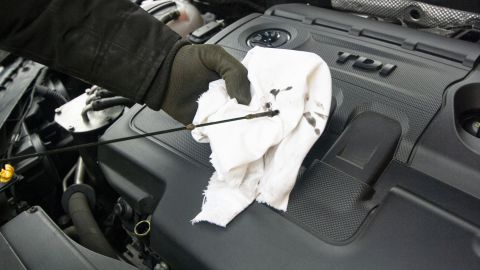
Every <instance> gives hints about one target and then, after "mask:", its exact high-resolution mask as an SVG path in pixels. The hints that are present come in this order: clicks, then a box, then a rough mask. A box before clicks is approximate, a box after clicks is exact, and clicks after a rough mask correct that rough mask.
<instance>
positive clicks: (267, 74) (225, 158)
mask: <svg viewBox="0 0 480 270" xmlns="http://www.w3.org/2000/svg"><path fill="white" fill-rule="evenodd" d="M242 63H243V64H244V65H245V67H246V68H247V70H248V79H249V80H250V83H251V93H252V101H251V103H250V105H248V106H246V105H241V104H238V103H237V101H236V100H235V99H232V98H230V97H229V96H228V94H227V91H226V88H225V82H224V81H223V80H217V81H213V82H211V83H210V85H209V89H208V91H207V92H205V93H204V94H203V95H202V96H201V97H200V98H199V100H198V110H197V113H196V115H195V118H194V120H193V123H194V124H200V123H205V122H210V121H218V120H222V119H228V118H233V117H239V116H244V115H246V114H250V113H258V112H264V111H266V110H279V111H280V114H279V115H278V116H274V117H271V118H269V117H264V118H257V119H252V120H241V121H236V122H231V123H226V124H221V125H213V126H207V127H203V128H198V129H195V130H193V131H192V135H193V137H194V139H195V140H197V141H198V142H203V143H208V142H209V143H210V147H211V149H212V154H211V156H210V161H211V163H212V165H213V167H214V168H215V172H214V173H213V175H212V177H211V178H210V181H209V183H208V187H207V188H206V190H205V191H204V201H203V205H202V210H201V212H200V213H199V214H198V215H197V216H196V217H195V218H194V219H193V220H192V222H193V223H196V222H200V221H207V222H210V223H213V224H217V225H219V226H222V227H225V226H226V225H227V224H228V223H229V222H230V221H231V220H232V219H233V218H234V217H235V216H236V215H237V214H239V213H240V212H241V211H243V210H244V209H245V208H246V207H247V206H249V205H250V204H251V203H252V202H253V201H254V200H257V201H258V202H260V203H266V204H268V205H270V206H271V207H274V208H276V209H279V210H283V211H286V210H287V205H288V198H289V195H290V192H291V190H292V188H293V186H294V184H295V181H296V178H297V174H298V170H299V168H300V166H301V163H302V161H303V159H304V158H305V155H306V154H307V153H308V151H309V150H310V148H311V147H312V145H313V144H314V143H315V141H316V140H317V139H318V137H319V136H320V135H321V134H322V132H323V130H324V128H325V125H326V123H327V119H328V114H329V111H330V104H331V98H332V91H331V77H330V70H329V68H328V66H327V64H326V63H325V62H324V61H323V60H322V59H321V58H320V57H319V56H318V55H316V54H313V53H308V52H300V51H293V50H285V49H268V48H260V47H255V48H253V49H251V50H250V51H249V52H248V54H247V55H246V56H245V58H244V59H243V62H242Z"/></svg>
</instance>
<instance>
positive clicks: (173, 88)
mask: <svg viewBox="0 0 480 270" xmlns="http://www.w3.org/2000/svg"><path fill="white" fill-rule="evenodd" d="M219 78H223V79H224V80H225V83H226V86H227V91H228V94H229V95H230V97H232V98H236V99H237V101H238V103H241V104H245V105H248V104H249V103H250V100H251V96H250V83H249V81H248V78H247V69H246V68H245V67H244V66H243V65H242V64H241V63H240V62H239V61H237V60H236V59H235V58H234V57H233V56H231V55H230V54H229V53H227V52H226V51H225V50H224V49H223V48H222V47H220V46H218V45H208V44H206V45H186V46H183V47H182V48H180V49H179V50H178V52H177V54H176V55H175V58H174V60H173V65H172V69H171V71H170V78H169V82H168V86H167V88H166V93H165V94H164V100H163V102H162V105H161V107H162V109H163V110H164V111H166V112H167V113H168V114H169V115H171V116H172V117H173V118H175V119H176V120H178V121H180V122H182V123H184V124H187V123H191V121H192V119H193V117H194V116H195V112H196V111H197V100H198V98H199V96H200V95H201V94H202V93H204V92H205V91H207V89H208V84H209V83H210V82H211V81H214V80H217V79H219Z"/></svg>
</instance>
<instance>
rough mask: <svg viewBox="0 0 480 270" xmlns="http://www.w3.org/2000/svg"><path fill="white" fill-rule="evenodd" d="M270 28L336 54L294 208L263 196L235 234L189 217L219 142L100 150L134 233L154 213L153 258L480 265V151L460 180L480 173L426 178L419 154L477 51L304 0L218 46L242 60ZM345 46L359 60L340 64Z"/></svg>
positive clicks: (115, 130) (269, 265)
mask: <svg viewBox="0 0 480 270" xmlns="http://www.w3.org/2000/svg"><path fill="white" fill-rule="evenodd" d="M272 30H282V31H285V32H286V33H288V34H289V35H290V39H289V40H288V41H287V42H285V43H284V44H282V45H279V48H287V49H296V50H304V51H309V52H314V53H317V54H318V55H320V56H321V57H322V58H323V59H324V60H325V61H326V62H327V63H328V64H329V66H330V69H331V73H332V77H333V78H332V79H333V80H332V82H333V96H334V104H336V106H335V110H334V111H333V113H332V114H331V117H330V119H329V124H328V127H327V129H326V131H325V133H324V134H323V135H322V137H321V138H320V139H319V140H318V142H317V143H316V144H315V146H314V147H313V148H312V149H311V151H310V153H309V154H308V156H307V157H306V159H305V161H304V164H303V168H304V169H303V170H302V171H301V172H300V175H299V180H298V183H297V185H296V186H295V189H294V191H293V193H292V196H291V200H290V204H289V209H288V211H287V212H286V213H278V212H276V211H272V210H271V209H270V208H268V207H267V206H265V205H261V204H253V205H251V206H250V207H249V208H248V209H247V210H246V211H244V212H243V213H242V214H241V215H239V216H238V217H237V218H236V219H235V220H234V221H233V222H232V223H231V224H229V226H228V227H227V229H226V230H225V229H222V228H218V227H215V226H213V225H211V224H204V223H202V224H197V225H194V226H192V225H191V223H190V220H191V219H192V218H193V217H194V216H195V215H196V214H197V213H198V211H200V208H201V202H202V191H203V189H204V188H205V186H206V185H207V182H208V179H209V178H210V176H211V173H212V171H213V169H212V167H211V165H210V162H209V155H210V150H209V146H208V145H205V144H198V143H196V142H194V141H193V139H192V138H191V135H190V134H189V133H188V132H179V133H175V134H166V135H162V136H155V137H153V138H145V139H139V140H136V141H131V142H121V143H118V144H112V145H108V146H103V147H100V148H99V163H100V166H101V168H102V171H103V172H104V174H105V176H106V179H107V181H108V182H109V183H110V185H111V186H112V187H113V188H114V189H115V190H116V191H117V192H118V193H119V194H120V196H121V199H120V200H121V201H122V202H123V204H122V205H121V206H118V208H119V210H118V211H117V212H118V213H121V215H118V216H119V217H120V216H121V217H122V222H123V224H124V227H125V228H126V229H127V230H128V231H130V232H133V227H134V224H136V223H137V222H138V221H139V220H149V221H150V226H151V231H150V233H149V234H148V235H146V236H144V237H143V238H142V243H143V244H145V248H143V250H144V251H145V252H146V254H148V256H150V257H152V258H154V259H157V260H158V261H159V262H160V261H162V262H163V263H167V264H168V265H170V266H171V267H172V268H176V269H190V268H195V269H331V268H335V269H353V268H362V269H363V268H365V269H371V268H372V269H406V268H409V269H452V268H461V269H476V268H478V267H479V266H480V260H479V257H478V252H477V251H476V250H478V248H477V246H478V245H476V244H475V245H473V246H472V243H478V233H479V232H480V216H479V215H478V212H479V211H480V192H478V189H476V188H472V186H473V187H475V186H478V179H480V177H479V176H480V171H479V169H478V168H480V166H477V167H475V166H474V164H475V162H478V160H479V159H480V155H479V154H474V153H472V154H471V156H470V157H471V158H473V159H474V160H475V161H472V162H471V163H468V162H467V163H464V164H466V167H463V168H462V169H459V168H456V169H455V168H450V169H451V170H452V172H454V173H456V174H457V178H462V179H470V178H468V177H477V181H474V180H472V179H471V181H465V182H462V181H460V180H458V179H455V178H450V179H449V180H448V179H447V180H445V179H438V176H435V177H431V176H427V175H426V174H425V173H426V171H424V170H423V169H422V170H420V171H418V170H415V169H413V168H412V167H411V160H412V159H413V160H415V157H416V153H417V151H420V150H422V148H423V147H424V146H426V144H425V143H421V144H419V143H418V141H419V140H421V138H422V134H428V133H429V130H430V129H429V124H430V122H431V121H432V120H436V114H437V112H438V111H439V110H440V111H443V110H444V109H445V108H444V106H446V105H445V104H444V103H443V98H444V93H450V91H455V88H452V85H453V84H454V83H455V82H457V84H460V85H461V84H462V80H463V78H465V77H466V76H467V75H468V74H469V73H471V72H472V70H473V69H474V68H475V66H476V62H477V60H478V59H479V57H480V48H479V47H478V46H476V45H474V44H471V43H467V42H463V41H459V40H453V39H447V38H444V37H441V36H437V35H433V34H428V33H421V32H418V31H415V30H412V29H408V28H402V27H400V26H397V25H393V24H387V23H381V22H377V21H371V20H368V19H363V18H360V17H358V16H354V15H349V14H346V13H341V12H335V11H330V10H325V9H320V8H315V7H312V6H306V5H298V4H291V5H279V6H275V7H272V8H270V9H269V10H267V11H266V13H265V14H263V15H261V14H252V15H249V16H247V17H245V18H243V19H241V20H239V21H238V22H236V23H234V24H232V25H230V26H228V27H227V28H225V29H224V30H223V31H222V32H220V33H219V34H217V35H216V36H214V37H213V38H212V39H211V40H210V41H209V43H216V44H219V45H221V46H223V47H224V48H225V49H226V50H227V51H228V52H230V53H231V54H232V55H234V56H236V57H237V58H239V59H241V58H242V57H243V56H244V55H245V53H246V51H248V50H249V48H250V47H249V45H248V39H249V37H252V35H254V34H255V33H257V32H259V31H272ZM345 53H349V54H350V55H352V56H355V57H354V58H348V59H346V60H345V61H338V59H339V57H343V56H346V54H345ZM384 69H388V70H389V72H387V73H385V74H382V73H381V72H380V71H381V70H384ZM474 79H475V80H477V81H480V77H474ZM447 104H448V103H447ZM472 104H473V103H472ZM472 106H473V105H472ZM454 118H455V117H454ZM449 121H450V120H449ZM453 123H455V122H454V121H453ZM178 125H179V123H178V122H176V121H175V120H173V119H172V118H170V117H169V116H168V115H167V114H166V113H164V112H161V111H160V112H155V111H152V110H149V109H148V108H145V107H142V106H135V107H132V109H131V110H129V111H128V112H126V113H125V114H124V115H123V116H122V117H121V118H120V119H119V120H118V121H117V122H116V123H115V124H114V125H113V126H112V127H111V128H110V129H109V130H108V131H107V132H106V133H105V135H104V136H103V137H102V139H104V140H108V139H113V138H118V137H122V136H129V135H135V134H142V133H146V132H151V131H155V130H161V129H167V128H173V127H177V126H178ZM443 125H444V126H448V128H452V132H456V131H457V129H456V128H455V126H453V127H450V126H449V125H446V124H445V122H443ZM460 128H461V127H460ZM432 132H434V131H432ZM442 132H444V131H443V130H442ZM442 134H443V133H442ZM442 134H438V133H437V137H438V138H439V139H440V140H441V139H442ZM468 135H469V136H471V135H470V134H468ZM471 137H472V138H471V139H472V140H473V139H474V137H473V136H471ZM451 138H456V136H451ZM475 139H478V138H475ZM443 140H445V139H444V138H443ZM429 147H432V146H429ZM451 147H453V148H454V149H453V150H452V151H451V152H450V153H455V154H454V155H456V156H455V157H453V156H452V157H448V155H447V154H445V153H444V154H443V155H442V157H439V159H447V157H448V158H460V157H461V156H463V155H464V154H463V152H465V151H467V150H466V148H465V145H464V146H461V145H459V144H455V145H453V144H451ZM430 149H434V148H430ZM435 151H437V150H435ZM421 152H427V153H428V149H423V150H422V151H421ZM426 157H428V156H426ZM465 157H466V155H465ZM426 162H429V164H430V165H432V166H434V165H435V162H436V161H435V159H432V158H430V161H426ZM419 168H420V167H419ZM422 168H425V167H422ZM438 170H439V171H441V170H442V168H439V169H438ZM428 174H429V175H432V174H431V173H428ZM442 182H445V183H442ZM459 183H462V185H459ZM467 193H470V194H471V195H468V194H467ZM130 208H131V209H130ZM123 209H126V210H123ZM132 212H133V214H132ZM124 213H125V214H124ZM466 224H468V225H466ZM132 235H133V234H132ZM452 239H455V241H452ZM412 246H414V247H415V248H412ZM372 254H375V256H372ZM266 258H268V259H266ZM439 258H445V260H443V259H442V260H439Z"/></svg>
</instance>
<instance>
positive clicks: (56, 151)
mask: <svg viewBox="0 0 480 270" xmlns="http://www.w3.org/2000/svg"><path fill="white" fill-rule="evenodd" d="M279 113H280V111H279V110H273V111H266V112H261V113H252V114H247V115H245V116H242V117H236V118H230V119H225V120H219V121H213V122H208V123H203V124H198V125H194V124H188V125H186V126H182V127H178V128H172V129H165V130H159V131H154V132H149V133H144V134H139V135H133V136H128V137H122V138H117V139H111V140H105V141H100V142H91V143H85V144H78V145H72V146H67V147H62V148H57V149H53V150H49V151H44V152H37V153H33V154H26V155H19V156H14V157H10V158H4V159H0V162H1V163H2V164H3V163H6V162H12V161H20V160H24V159H28V158H33V157H40V156H48V155H54V154H60V153H64V152H70V151H76V150H79V149H83V148H89V147H96V146H100V145H106V144H111V143H117V142H123V141H128V140H134V139H139V138H145V137H150V136H155V135H160V134H167V133H172V132H177V131H182V130H194V129H196V128H199V127H206V126H212V125H218V124H223V123H229V122H234V121H239V120H250V119H255V118H261V117H273V116H275V115H278V114H279Z"/></svg>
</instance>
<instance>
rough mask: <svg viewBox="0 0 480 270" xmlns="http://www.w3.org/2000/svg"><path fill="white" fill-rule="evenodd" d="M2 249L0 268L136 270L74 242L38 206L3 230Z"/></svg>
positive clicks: (1, 232) (9, 223) (18, 269)
mask: <svg viewBox="0 0 480 270" xmlns="http://www.w3.org/2000/svg"><path fill="white" fill-rule="evenodd" d="M0 250H1V251H2V259H1V260H0V268H1V269H9V270H24V269H49V270H61V269H75V270H85V269H92V270H93V269H104V270H109V269H112V270H113V269H115V270H134V269H137V268H134V267H133V266H131V265H129V264H126V263H124V262H120V261H118V260H114V259H112V258H108V257H105V256H103V255H100V254H97V253H95V252H92V251H90V250H88V249H86V248H84V247H82V246H81V245H79V244H77V243H75V242H74V241H73V240H71V239H70V238H69V237H67V236H66V235H65V234H64V233H63V232H62V230H60V229H59V228H58V227H57V225H56V224H55V223H54V222H53V221H52V220H51V219H50V217H49V216H48V215H47V214H46V213H45V212H44V211H43V210H42V209H41V208H40V207H37V206H34V207H31V208H30V209H28V210H27V211H25V212H23V213H21V214H20V215H18V216H17V217H15V218H14V219H12V220H11V221H9V222H8V223H7V224H5V225H3V226H2V227H0Z"/></svg>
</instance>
